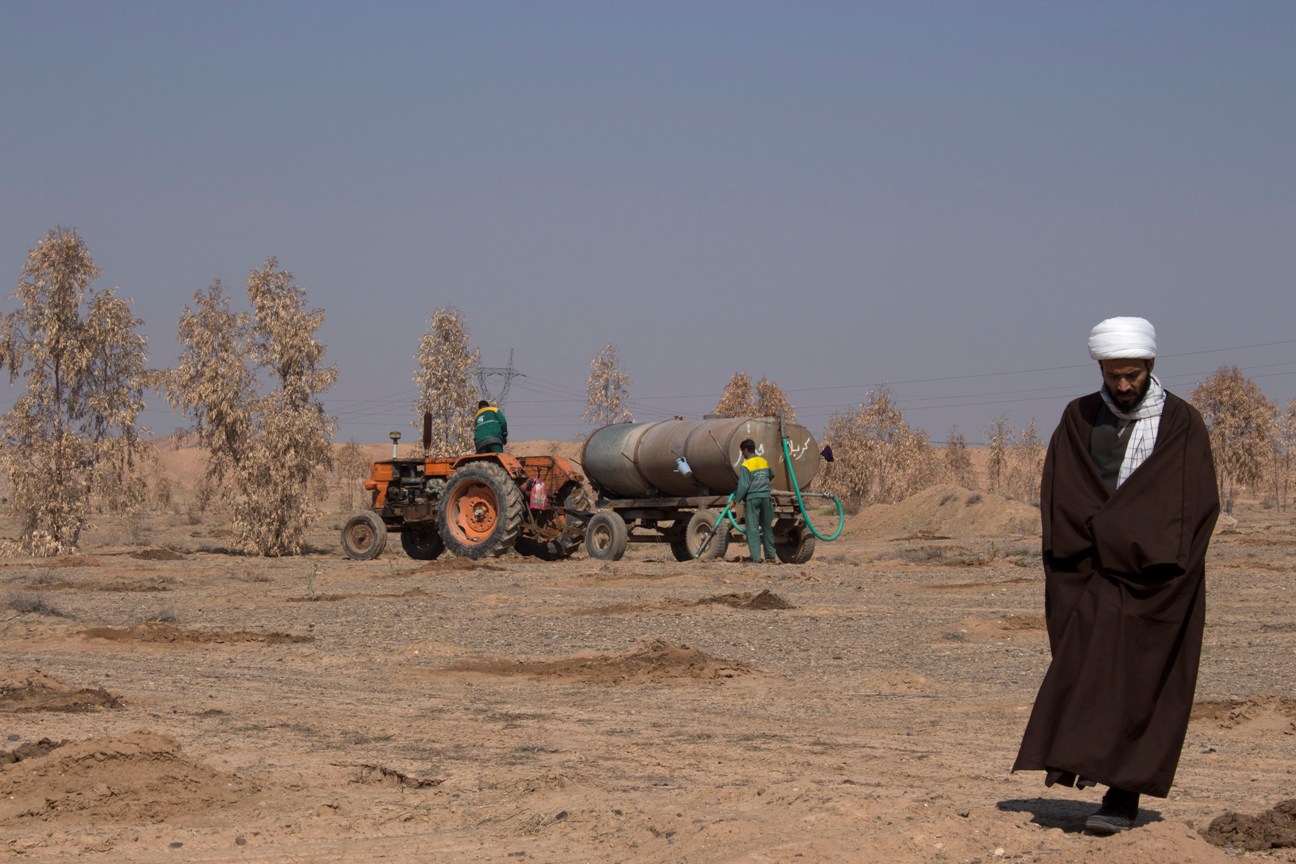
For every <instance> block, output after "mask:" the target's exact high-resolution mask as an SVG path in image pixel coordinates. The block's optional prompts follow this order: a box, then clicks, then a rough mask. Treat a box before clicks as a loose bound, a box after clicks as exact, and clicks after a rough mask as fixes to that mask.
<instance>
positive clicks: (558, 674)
mask: <svg viewBox="0 0 1296 864" xmlns="http://www.w3.org/2000/svg"><path fill="white" fill-rule="evenodd" d="M448 668H449V669H450V670H452V671H458V672H480V673H485V674H488V675H528V676H531V677H535V678H540V679H544V680H552V681H571V680H580V681H584V682H588V683H591V684H632V683H633V684H666V683H671V682H681V681H682V682H700V681H705V682H720V681H723V680H724V679H727V678H737V677H739V676H742V675H749V674H751V673H752V672H753V670H752V668H751V667H750V666H747V665H746V664H743V663H738V662H735V661H730V660H720V659H718V658H715V657H712V656H711V655H709V654H706V653H704V652H702V651H698V650H696V649H693V648H689V647H688V646H685V645H671V644H670V643H669V642H664V641H662V640H661V639H653V640H650V641H648V642H642V643H640V644H638V645H635V646H634V647H633V648H631V649H630V650H628V651H625V652H622V653H619V654H595V655H592V656H590V655H576V656H573V657H564V658H560V659H558V660H534V661H524V660H465V661H461V662H459V663H455V664H452V665H451V666H449V667H448Z"/></svg>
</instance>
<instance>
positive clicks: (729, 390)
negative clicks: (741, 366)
mask: <svg viewBox="0 0 1296 864" xmlns="http://www.w3.org/2000/svg"><path fill="white" fill-rule="evenodd" d="M711 413H712V414H718V415H720V416H721V417H751V416H752V415H753V414H755V413H756V400H755V398H753V396H752V381H751V376H750V375H748V374H747V373H745V372H735V373H734V374H733V377H732V378H730V379H729V383H728V384H726V385H725V388H724V392H723V393H721V394H720V401H719V402H717V403H716V406H715V408H713V409H711Z"/></svg>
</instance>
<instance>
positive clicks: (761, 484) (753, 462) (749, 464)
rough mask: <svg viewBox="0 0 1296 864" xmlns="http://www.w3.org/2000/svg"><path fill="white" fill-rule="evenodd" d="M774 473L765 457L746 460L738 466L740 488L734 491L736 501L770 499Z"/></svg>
mask: <svg viewBox="0 0 1296 864" xmlns="http://www.w3.org/2000/svg"><path fill="white" fill-rule="evenodd" d="M773 476H774V472H773V471H771V470H770V466H769V463H768V462H766V461H765V457H764V456H753V457H751V458H750V459H744V460H743V462H742V464H741V465H739V466H738V488H737V489H736V490H735V491H734V500H735V501H749V500H751V499H753V498H769V497H770V478H772V477H773Z"/></svg>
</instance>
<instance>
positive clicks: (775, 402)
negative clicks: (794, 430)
mask: <svg viewBox="0 0 1296 864" xmlns="http://www.w3.org/2000/svg"><path fill="white" fill-rule="evenodd" d="M756 414H757V416H759V417H782V418H783V419H784V420H795V419H796V408H794V407H793V406H792V403H791V402H789V401H788V400H787V396H785V395H783V390H782V388H780V387H779V386H778V385H777V384H775V383H774V382H773V381H768V380H766V379H764V378H762V379H760V381H757V382H756Z"/></svg>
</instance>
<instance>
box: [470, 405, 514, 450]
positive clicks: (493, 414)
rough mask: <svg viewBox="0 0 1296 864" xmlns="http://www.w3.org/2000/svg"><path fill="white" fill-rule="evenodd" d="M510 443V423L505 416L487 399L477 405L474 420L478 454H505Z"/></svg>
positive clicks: (474, 442) (474, 435) (474, 441)
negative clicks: (505, 446)
mask: <svg viewBox="0 0 1296 864" xmlns="http://www.w3.org/2000/svg"><path fill="white" fill-rule="evenodd" d="M507 443H508V421H507V420H505V419H504V414H503V412H502V411H500V410H499V409H498V408H496V407H495V406H494V405H491V404H490V403H489V402H487V401H486V400H485V399H483V400H481V401H480V402H478V403H477V416H476V417H475V418H474V419H473V446H474V447H476V449H477V452H478V453H503V452H504V445H505V444H507Z"/></svg>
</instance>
